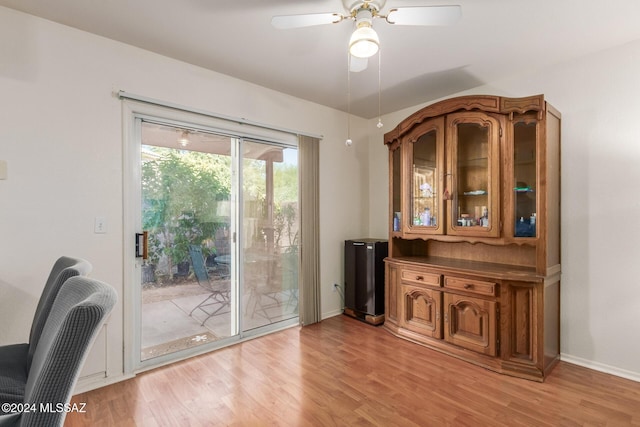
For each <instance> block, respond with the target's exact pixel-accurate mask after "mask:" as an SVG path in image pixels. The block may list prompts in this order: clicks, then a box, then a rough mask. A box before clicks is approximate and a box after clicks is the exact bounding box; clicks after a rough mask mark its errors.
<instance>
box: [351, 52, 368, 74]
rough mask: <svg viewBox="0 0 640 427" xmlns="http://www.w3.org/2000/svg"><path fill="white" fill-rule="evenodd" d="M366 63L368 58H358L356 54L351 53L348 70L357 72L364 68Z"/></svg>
mask: <svg viewBox="0 0 640 427" xmlns="http://www.w3.org/2000/svg"><path fill="white" fill-rule="evenodd" d="M368 65H369V59H368V58H358V57H357V56H353V55H351V59H350V60H349V71H351V72H352V73H359V72H360V71H364V70H366V69H367V66H368Z"/></svg>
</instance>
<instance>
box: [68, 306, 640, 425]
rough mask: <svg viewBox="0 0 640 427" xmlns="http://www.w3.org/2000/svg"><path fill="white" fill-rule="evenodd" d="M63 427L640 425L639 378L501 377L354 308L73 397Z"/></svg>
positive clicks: (582, 373)
mask: <svg viewBox="0 0 640 427" xmlns="http://www.w3.org/2000/svg"><path fill="white" fill-rule="evenodd" d="M73 402H76V403H86V404H87V405H86V411H87V412H86V413H70V414H69V415H68V416H67V420H66V423H65V426H67V427H79V426H92V427H93V426H97V427H101V426H144V427H148V426H150V427H154V426H194V427H197V426H303V427H305V426H313V427H315V426H344V425H349V426H384V427H388V426H403V427H404V426H420V427H421V426H432V425H433V426H474V427H476V426H509V427H512V426H553V427H555V426H616V427H617V426H640V383H637V382H634V381H630V380H626V379H623V378H618V377H615V376H612V375H608V374H604V373H600V372H596V371H592V370H589V369H586V368H582V367H579V366H576V365H571V364H569V363H566V362H560V363H559V364H558V365H557V367H556V368H555V369H554V371H553V372H552V373H551V375H550V376H549V377H548V378H547V380H546V381H545V382H544V383H537V382H532V381H527V380H523V379H519V378H513V377H509V376H505V375H500V374H497V373H495V372H491V371H488V370H485V369H483V368H480V367H477V366H474V365H472V364H469V363H466V362H463V361H460V360H457V359H454V358H452V357H448V356H446V355H443V354H440V353H438V352H435V351H433V350H430V349H427V348H425V347H422V346H419V345H417V344H413V343H410V342H408V341H405V340H401V339H398V338H396V337H393V336H392V335H391V334H389V333H387V332H386V331H385V330H384V329H382V328H379V327H374V326H371V325H368V324H365V323H363V322H360V321H358V320H355V319H352V318H350V317H347V316H336V317H332V318H330V319H327V320H324V321H322V322H321V323H319V324H315V325H310V326H307V327H304V328H291V329H288V330H285V331H281V332H278V333H275V334H272V335H268V336H265V337H261V338H257V339H255V340H251V341H247V342H245V343H242V344H238V345H234V346H232V347H228V348H225V349H221V350H217V351H215V352H212V353H209V354H206V355H202V356H198V357H195V358H193V359H190V360H186V361H182V362H179V363H175V364H173V365H169V366H165V367H162V368H158V369H155V370H152V371H148V372H145V373H142V374H140V375H138V376H137V377H135V378H133V379H130V380H127V381H123V382H121V383H118V384H114V385H111V386H108V387H104V388H102V389H98V390H94V391H90V392H87V393H83V394H79V395H77V396H74V398H73Z"/></svg>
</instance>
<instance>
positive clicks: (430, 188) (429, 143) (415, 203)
mask: <svg viewBox="0 0 640 427" xmlns="http://www.w3.org/2000/svg"><path fill="white" fill-rule="evenodd" d="M436 142H437V141H436V131H435V130H432V131H431V132H428V133H426V134H424V135H422V136H421V137H420V138H418V140H417V141H416V142H415V143H414V145H413V180H412V183H411V184H412V191H411V212H412V214H413V225H414V226H422V227H435V226H436V225H437V223H438V215H437V212H438V193H439V189H438V175H437V170H438V168H437V162H436V160H437V157H436V154H437V148H436V147H437V144H436Z"/></svg>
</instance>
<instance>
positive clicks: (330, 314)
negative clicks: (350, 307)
mask: <svg viewBox="0 0 640 427" xmlns="http://www.w3.org/2000/svg"><path fill="white" fill-rule="evenodd" d="M342 313H343V310H342V309H339V310H333V311H328V312H326V313H322V320H324V319H328V318H330V317H334V316H339V315H341V314H342Z"/></svg>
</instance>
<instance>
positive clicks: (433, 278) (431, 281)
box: [400, 268, 440, 287]
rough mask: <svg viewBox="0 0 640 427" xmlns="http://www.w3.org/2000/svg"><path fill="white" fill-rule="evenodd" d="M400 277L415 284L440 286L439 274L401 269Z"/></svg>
mask: <svg viewBox="0 0 640 427" xmlns="http://www.w3.org/2000/svg"><path fill="white" fill-rule="evenodd" d="M400 278H401V280H402V281H403V282H408V283H412V284H416V285H427V286H437V287H440V275H439V274H433V273H424V272H422V271H416V270H407V269H404V268H403V269H402V272H401V273H400Z"/></svg>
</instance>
